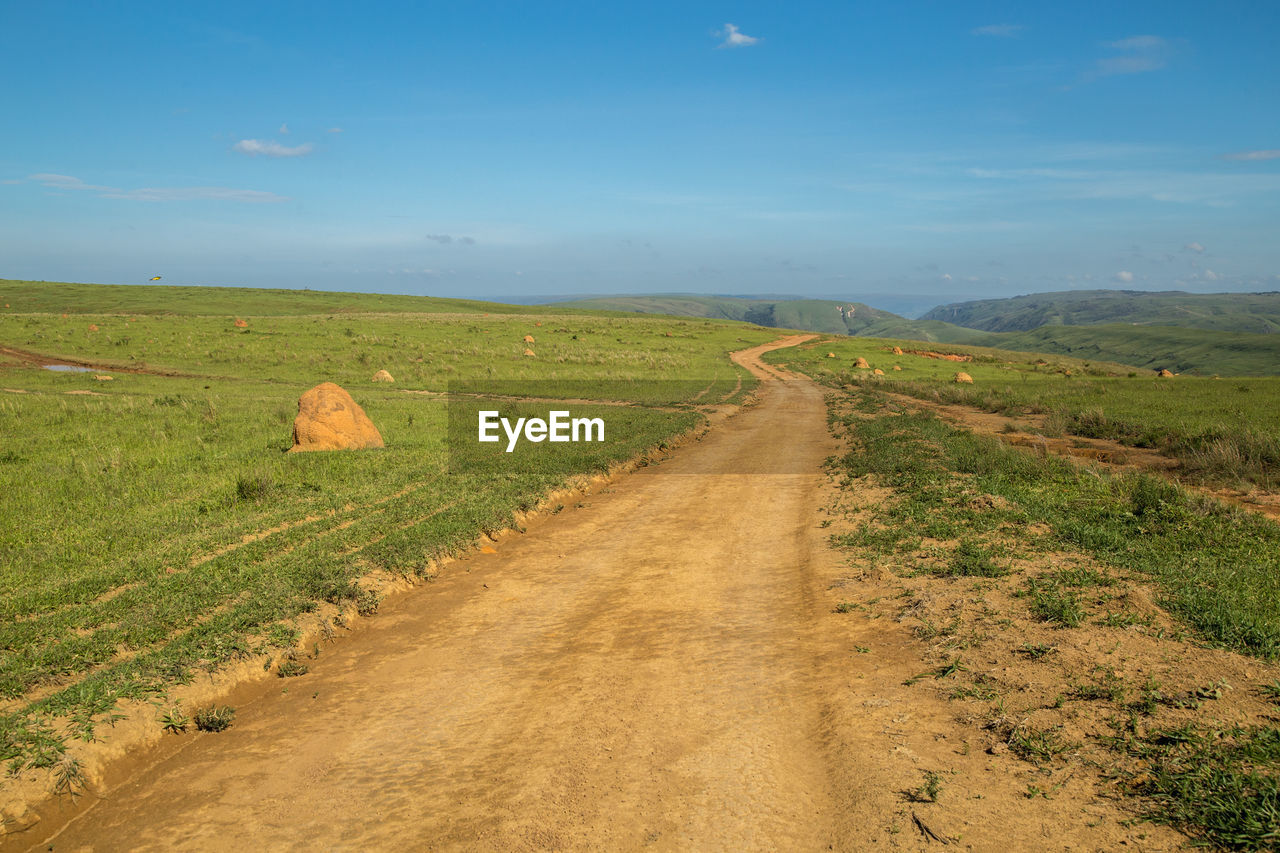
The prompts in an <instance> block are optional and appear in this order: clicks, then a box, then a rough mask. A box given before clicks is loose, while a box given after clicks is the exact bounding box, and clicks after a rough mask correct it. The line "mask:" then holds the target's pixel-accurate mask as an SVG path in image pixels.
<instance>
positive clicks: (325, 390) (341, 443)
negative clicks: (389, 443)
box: [289, 382, 384, 453]
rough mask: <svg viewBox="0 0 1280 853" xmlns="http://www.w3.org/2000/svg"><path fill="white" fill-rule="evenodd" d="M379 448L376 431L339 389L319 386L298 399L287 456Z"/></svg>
mask: <svg viewBox="0 0 1280 853" xmlns="http://www.w3.org/2000/svg"><path fill="white" fill-rule="evenodd" d="M382 446H384V445H383V443H382V436H381V434H379V433H378V428H377V427H375V426H374V425H373V421H371V420H369V416H368V415H366V414H365V413H364V409H362V408H360V406H359V405H357V404H356V401H355V400H352V399H351V395H350V394H348V393H347V392H346V391H344V390H343V389H342V388H341V387H340V386H338V385H335V384H334V383H332V382H321V383H320V384H319V385H317V386H316V387H314V388H312V389H311V390H310V391H308V392H306V393H305V394H303V395H302V397H301V398H299V400H298V417H296V418H294V421H293V447H291V448H289V452H290V453H296V452H299V451H304V450H360V449H363V448H371V447H382Z"/></svg>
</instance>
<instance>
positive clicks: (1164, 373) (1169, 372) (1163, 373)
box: [1156, 368, 1173, 377]
mask: <svg viewBox="0 0 1280 853" xmlns="http://www.w3.org/2000/svg"><path fill="white" fill-rule="evenodd" d="M1172 375H1173V371H1172V370H1167V369H1165V368H1161V369H1160V371H1159V372H1158V373H1156V376H1162V377H1169V376H1172Z"/></svg>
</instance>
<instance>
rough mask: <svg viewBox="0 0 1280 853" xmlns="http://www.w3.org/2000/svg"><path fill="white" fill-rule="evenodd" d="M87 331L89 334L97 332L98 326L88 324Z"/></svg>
mask: <svg viewBox="0 0 1280 853" xmlns="http://www.w3.org/2000/svg"><path fill="white" fill-rule="evenodd" d="M89 331H91V332H96V331H98V324H97V323H90V324H89Z"/></svg>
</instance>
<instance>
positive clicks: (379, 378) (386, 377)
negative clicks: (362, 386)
mask: <svg viewBox="0 0 1280 853" xmlns="http://www.w3.org/2000/svg"><path fill="white" fill-rule="evenodd" d="M373 381H374V382H395V381H396V380H395V378H394V377H393V376H392V375H391V374H390V373H387V371H385V370H379V371H378V372H377V373H375V374H373Z"/></svg>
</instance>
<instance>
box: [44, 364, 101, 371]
mask: <svg viewBox="0 0 1280 853" xmlns="http://www.w3.org/2000/svg"><path fill="white" fill-rule="evenodd" d="M44 369H45V370H57V371H59V372H61V373H93V371H94V368H92V367H77V366H76V365H74V364H46V365H45V366H44Z"/></svg>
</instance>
